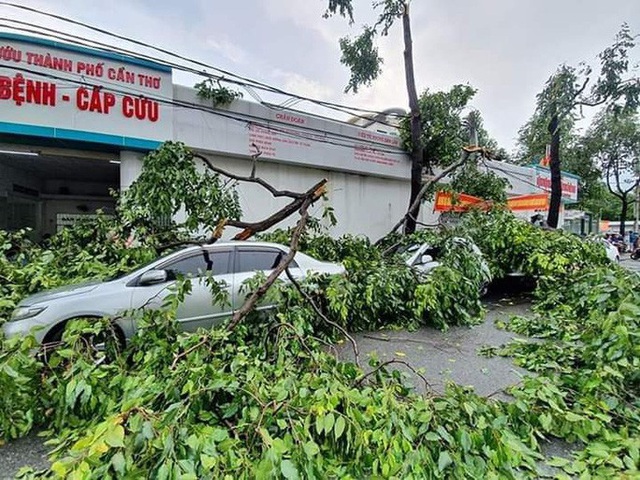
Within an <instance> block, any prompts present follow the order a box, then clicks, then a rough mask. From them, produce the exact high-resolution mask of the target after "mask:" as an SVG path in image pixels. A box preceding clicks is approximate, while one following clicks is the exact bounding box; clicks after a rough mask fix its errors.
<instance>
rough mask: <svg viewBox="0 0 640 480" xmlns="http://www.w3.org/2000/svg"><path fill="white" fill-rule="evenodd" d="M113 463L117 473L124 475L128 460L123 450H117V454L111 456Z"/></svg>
mask: <svg viewBox="0 0 640 480" xmlns="http://www.w3.org/2000/svg"><path fill="white" fill-rule="evenodd" d="M111 465H113V469H114V470H115V471H116V473H117V474H119V475H124V472H125V465H126V461H125V459H124V455H123V454H122V452H116V454H115V455H114V456H113V457H111Z"/></svg>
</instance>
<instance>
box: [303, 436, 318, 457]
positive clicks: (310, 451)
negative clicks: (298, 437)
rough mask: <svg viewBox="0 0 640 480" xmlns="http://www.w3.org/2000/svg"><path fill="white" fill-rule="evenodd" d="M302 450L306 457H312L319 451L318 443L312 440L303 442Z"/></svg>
mask: <svg viewBox="0 0 640 480" xmlns="http://www.w3.org/2000/svg"><path fill="white" fill-rule="evenodd" d="M304 451H305V453H306V454H307V456H308V457H314V456H316V455H317V454H318V453H320V448H319V447H318V444H317V443H316V442H314V441H313V440H309V441H308V442H307V443H305V444H304Z"/></svg>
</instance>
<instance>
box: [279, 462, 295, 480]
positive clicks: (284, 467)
mask: <svg viewBox="0 0 640 480" xmlns="http://www.w3.org/2000/svg"><path fill="white" fill-rule="evenodd" d="M280 471H281V472H282V476H284V478H286V479H287V480H298V479H299V478H300V477H299V475H298V469H297V468H296V466H295V465H294V464H293V462H292V461H291V460H283V461H282V463H281V464H280Z"/></svg>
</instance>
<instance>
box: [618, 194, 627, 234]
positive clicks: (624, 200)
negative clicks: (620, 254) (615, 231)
mask: <svg viewBox="0 0 640 480" xmlns="http://www.w3.org/2000/svg"><path fill="white" fill-rule="evenodd" d="M620 200H622V211H621V212H620V235H622V238H624V231H625V228H624V227H625V225H624V224H625V222H626V221H627V213H628V211H629V196H628V195H623V196H622V197H621V198H620Z"/></svg>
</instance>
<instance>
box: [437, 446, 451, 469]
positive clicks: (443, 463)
mask: <svg viewBox="0 0 640 480" xmlns="http://www.w3.org/2000/svg"><path fill="white" fill-rule="evenodd" d="M452 463H453V460H452V459H451V456H450V455H449V452H447V451H446V450H444V451H442V452H440V456H439V457H438V470H440V471H441V472H442V471H444V469H445V468H447V467H448V466H449V465H451V464H452Z"/></svg>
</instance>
